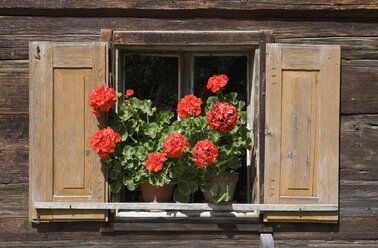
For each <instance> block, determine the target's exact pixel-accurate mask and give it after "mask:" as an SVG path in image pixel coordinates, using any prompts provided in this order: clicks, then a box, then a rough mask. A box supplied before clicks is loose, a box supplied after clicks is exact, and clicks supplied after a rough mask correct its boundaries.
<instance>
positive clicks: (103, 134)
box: [89, 127, 121, 158]
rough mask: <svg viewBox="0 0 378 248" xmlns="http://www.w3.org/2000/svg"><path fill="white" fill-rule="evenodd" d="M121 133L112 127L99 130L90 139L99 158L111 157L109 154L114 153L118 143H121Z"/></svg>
mask: <svg viewBox="0 0 378 248" xmlns="http://www.w3.org/2000/svg"><path fill="white" fill-rule="evenodd" d="M120 141H121V139H120V138H119V133H117V132H114V131H113V129H112V128H111V127H108V128H104V129H101V130H97V132H96V133H95V134H94V135H93V136H92V137H91V138H90V142H89V143H90V145H91V146H92V148H93V149H94V150H95V151H96V153H97V154H98V156H99V157H101V158H106V157H109V154H108V153H112V152H114V149H115V147H116V143H117V142H120Z"/></svg>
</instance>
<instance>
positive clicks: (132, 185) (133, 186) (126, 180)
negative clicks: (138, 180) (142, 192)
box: [123, 177, 137, 191]
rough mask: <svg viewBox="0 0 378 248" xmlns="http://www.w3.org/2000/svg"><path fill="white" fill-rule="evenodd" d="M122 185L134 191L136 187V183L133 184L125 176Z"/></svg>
mask: <svg viewBox="0 0 378 248" xmlns="http://www.w3.org/2000/svg"><path fill="white" fill-rule="evenodd" d="M123 185H125V186H126V187H127V189H128V190H130V191H134V190H135V189H136V187H137V185H135V184H134V182H133V181H132V180H130V179H129V178H127V177H123Z"/></svg>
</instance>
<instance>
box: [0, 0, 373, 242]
mask: <svg viewBox="0 0 378 248" xmlns="http://www.w3.org/2000/svg"><path fill="white" fill-rule="evenodd" d="M67 2H68V1H60V0H59V1H49V2H46V1H38V0H35V1H24V0H15V1H2V2H1V3H0V89H1V90H0V172H1V173H0V247H2V246H6V247H8V246H16V247H18V246H26V247H30V246H70V247H75V246H87V247H88V246H109V247H118V246H120V247H123V246H128V247H133V246H141V245H149V246H152V247H154V246H155V245H156V246H159V247H160V246H161V245H166V246H169V245H174V246H198V247H212V246H214V247H215V246H219V247H232V246H235V247H244V246H248V247H253V246H258V244H259V233H258V232H257V230H258V229H256V227H255V225H252V224H246V225H243V224H233V223H231V224H219V225H217V224H206V223H204V224H189V223H176V224H172V223H165V224H164V223H163V224H158V223H155V224H143V223H137V224H136V223H132V224H130V225H127V224H126V225H123V227H122V228H123V231H120V232H115V233H100V232H99V229H100V227H101V226H106V225H108V224H101V223H55V224H40V225H36V224H33V225H32V224H30V223H29V222H28V123H29V121H28V118H29V117H28V92H29V78H28V70H29V65H28V42H29V41H98V40H99V38H100V29H103V28H108V29H114V30H121V29H123V30H262V29H266V30H273V32H274V35H275V40H276V42H281V43H308V44H336V45H340V46H341V59H342V68H341V72H342V73H341V99H340V101H341V109H340V111H341V116H340V120H341V123H340V196H339V197H340V221H339V223H338V224H337V225H334V224H285V223H283V224H275V225H271V227H273V230H274V239H275V243H276V245H277V246H278V247H304V246H306V245H309V246H316V247H320V246H323V245H324V246H326V245H332V247H360V246H368V247H370V246H371V247H373V246H375V245H378V243H377V241H376V240H377V239H378V229H377V226H378V218H377V213H376V211H377V208H378V207H377V204H378V203H377V202H378V181H377V178H378V49H377V48H378V18H377V17H378V3H377V1H356V0H348V1H335V0H333V1H317V2H318V3H317V5H310V3H311V2H312V1H310V0H307V1H306V0H302V1H275V0H271V1H264V2H263V3H260V1H256V0H251V1H244V0H241V1H210V2H207V1H199V0H198V1H197V0H196V1H172V2H171V1H164V2H163V1H162V3H161V4H159V5H158V4H157V2H155V1H148V0H143V1H131V0H130V1H127V2H122V1H108V2H107V1H98V0H96V1H77V2H76V1H69V3H67ZM283 2H285V4H283ZM339 2H340V3H339Z"/></svg>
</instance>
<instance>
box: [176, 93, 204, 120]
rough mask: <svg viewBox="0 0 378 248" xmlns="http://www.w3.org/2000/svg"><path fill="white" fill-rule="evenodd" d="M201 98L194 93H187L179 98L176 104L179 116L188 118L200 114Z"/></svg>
mask: <svg viewBox="0 0 378 248" xmlns="http://www.w3.org/2000/svg"><path fill="white" fill-rule="evenodd" d="M201 104H202V100H201V98H198V97H196V96H194V95H187V96H185V97H184V98H182V99H180V101H179V102H178V104H177V114H178V115H179V117H180V118H189V117H193V116H198V115H200V114H201Z"/></svg>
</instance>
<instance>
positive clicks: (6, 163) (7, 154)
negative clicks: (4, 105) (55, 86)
mask: <svg viewBox="0 0 378 248" xmlns="http://www.w3.org/2000/svg"><path fill="white" fill-rule="evenodd" d="M28 133H29V131H28V116H27V115H0V171H1V173H0V183H14V182H21V183H22V182H28V147H29V145H28V144H29V142H28Z"/></svg>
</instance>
